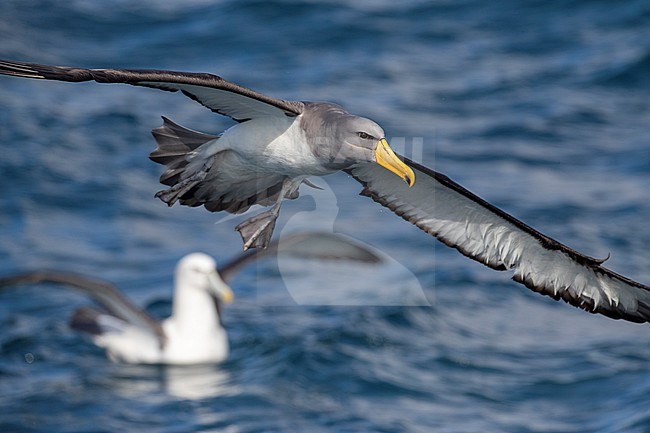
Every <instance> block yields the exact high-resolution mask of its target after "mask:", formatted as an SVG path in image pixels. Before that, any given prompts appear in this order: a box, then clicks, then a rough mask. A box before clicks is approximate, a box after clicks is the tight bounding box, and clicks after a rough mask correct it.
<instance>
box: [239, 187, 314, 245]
mask: <svg viewBox="0 0 650 433" xmlns="http://www.w3.org/2000/svg"><path fill="white" fill-rule="evenodd" d="M300 183H302V179H300V180H298V181H296V179H287V180H285V181H284V182H283V183H282V189H281V190H280V194H279V195H278V201H276V202H275V204H274V205H273V206H272V207H271V209H269V210H267V211H264V212H262V213H260V214H258V215H255V216H253V217H251V218H249V219H247V220H245V221H242V222H241V223H240V224H239V225H238V226H237V227H235V230H237V231H238V232H239V234H241V237H242V240H243V241H244V251H246V250H247V249H249V248H250V247H253V248H266V247H267V246H268V244H269V242H270V240H271V236H272V235H273V230H274V229H275V222H276V221H277V219H278V216H279V215H280V205H281V204H282V200H284V198H285V197H290V196H293V195H294V194H295V193H296V191H297V189H298V187H299V186H300Z"/></svg>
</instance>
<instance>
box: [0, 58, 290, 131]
mask: <svg viewBox="0 0 650 433" xmlns="http://www.w3.org/2000/svg"><path fill="white" fill-rule="evenodd" d="M0 74H4V75H12V76H16V77H24V78H40V79H46V80H58V81H67V82H75V83H78V82H83V81H96V82H98V83H121V84H131V85H133V86H143V87H153V88H156V89H160V90H166V91H170V92H176V91H179V90H180V91H181V92H182V93H183V94H185V95H186V96H188V97H190V98H191V99H193V100H195V101H197V102H199V103H201V104H202V105H205V106H206V107H207V108H209V109H211V110H212V111H214V112H216V113H218V114H222V115H225V116H228V117H231V118H232V119H234V120H236V121H240V122H242V121H246V120H248V119H250V118H252V117H256V116H258V115H264V114H265V115H268V114H270V113H272V112H273V110H277V111H278V112H279V113H283V114H284V115H286V116H297V115H299V114H300V113H301V112H302V110H303V103H302V102H295V101H284V100H282V99H277V98H272V97H270V96H267V95H264V94H262V93H258V92H256V91H254V90H251V89H249V88H247V87H243V86H239V85H237V84H235V83H231V82H230V81H227V80H225V79H223V78H221V77H219V76H217V75H212V74H206V73H192V72H177V71H163V70H154V69H85V68H74V67H67V66H49V65H41V64H37V63H27V62H14V61H11V60H0Z"/></svg>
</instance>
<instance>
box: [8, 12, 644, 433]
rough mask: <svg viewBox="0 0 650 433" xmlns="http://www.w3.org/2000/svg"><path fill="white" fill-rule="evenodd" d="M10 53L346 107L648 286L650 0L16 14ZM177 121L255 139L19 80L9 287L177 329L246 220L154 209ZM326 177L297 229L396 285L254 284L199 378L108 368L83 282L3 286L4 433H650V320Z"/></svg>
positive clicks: (72, 297) (120, 91) (327, 280)
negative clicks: (40, 279) (43, 278)
mask: <svg viewBox="0 0 650 433" xmlns="http://www.w3.org/2000/svg"><path fill="white" fill-rule="evenodd" d="M0 58H8V59H15V60H23V61H34V62H40V63H50V64H62V65H74V66H85V67H96V68H101V67H128V68H157V69H177V70H190V71H197V72H212V73H216V74H219V75H221V76H224V77H225V78H227V79H230V80H232V81H235V82H238V83H239V84H243V85H246V86H248V87H251V88H254V89H256V90H259V91H261V92H264V93H268V94H270V95H273V96H277V97H281V98H284V99H297V100H300V99H303V100H327V101H334V102H338V103H340V104H342V105H344V106H345V107H347V108H348V109H349V110H350V111H352V112H355V113H358V114H362V115H365V116H368V117H370V118H372V119H374V120H376V121H377V122H379V123H380V124H381V125H382V126H383V127H384V129H385V130H386V131H387V134H388V136H389V138H391V139H392V140H393V142H394V143H396V145H397V146H398V147H399V146H401V147H402V150H403V151H404V152H405V153H407V154H409V155H410V156H413V157H416V158H418V159H420V160H421V161H422V162H423V163H424V164H426V165H428V166H431V167H433V168H435V169H437V170H439V171H441V172H443V173H445V174H447V175H449V176H450V177H452V178H453V179H455V180H456V181H458V182H460V183H461V184H462V185H464V186H465V187H467V188H468V189H470V190H472V191H473V192H475V193H477V194H479V195H480V196H482V197H483V198H485V199H487V200H488V201H490V202H492V203H494V204H496V205H497V206H499V207H501V208H503V209H504V210H506V211H508V212H510V213H512V214H513V215H515V216H516V217H518V218H520V219H522V220H523V221H525V222H527V223H528V224H530V225H532V226H533V227H536V228H537V229H539V230H541V231H542V232H544V233H545V234H547V235H549V236H552V237H554V238H556V239H558V240H560V241H562V242H564V243H566V244H568V245H570V246H572V247H573V248H575V249H578V250H579V251H582V252H584V253H586V254H588V255H591V256H595V257H603V258H604V257H607V256H608V254H610V255H611V257H610V259H609V261H608V262H607V266H608V267H610V268H611V269H613V270H615V271H616V272H619V273H622V274H624V275H626V276H629V277H631V278H634V279H636V280H638V281H642V282H645V283H648V282H650V266H649V265H650V254H649V253H648V244H649V243H650V225H649V224H648V222H649V221H650V139H649V137H650V3H649V2H647V1H635V0H632V1H627V2H619V1H607V0H580V1H574V2H560V1H524V2H522V1H515V0H509V1H501V2H481V1H477V0H457V1H445V0H442V1H436V2H425V1H420V0H410V1H409V0H407V1H403V2H394V1H385V0H379V1H369V0H368V1H366V0H361V1H344V0H304V1H296V2H290V1H285V0H271V1H234V0H232V1H228V0H224V1H210V0H188V1H168V0H140V1H138V2H131V1H125V0H103V1H85V0H70V1H65V2H62V1H55V0H29V1H25V0H5V1H3V2H0ZM160 115H165V116H168V117H170V118H172V119H174V120H176V121H177V122H179V123H181V124H183V125H186V126H188V127H191V128H194V129H198V130H202V131H205V132H211V133H218V132H219V131H221V130H223V129H224V128H226V127H228V126H229V125H230V124H231V122H230V121H229V120H228V119H223V118H220V117H219V116H215V115H214V114H212V113H210V112H209V111H208V110H205V109H204V108H203V107H201V106H199V105H198V104H195V103H194V102H192V101H190V100H189V99H186V98H183V97H182V96H180V95H178V94H168V93H165V92H158V91H155V90H151V89H143V88H134V87H129V86H121V85H100V84H94V83H93V84H69V83H55V82H39V81H36V80H23V79H16V78H8V77H0V174H1V178H2V183H1V186H0V209H1V210H0V275H6V274H9V273H12V272H16V271H21V270H27V269H35V268H40V267H48V268H59V269H66V270H71V271H76V272H83V273H87V274H90V275H95V276H98V277H101V278H104V279H108V280H110V281H112V282H114V283H115V284H117V285H118V286H119V287H121V288H123V289H124V291H125V292H126V293H127V294H128V295H129V297H131V298H132V299H134V301H135V302H137V303H138V304H139V305H143V306H144V305H149V306H150V309H151V310H152V311H153V313H154V314H159V315H164V314H166V312H167V311H168V309H169V300H170V297H171V278H172V269H173V266H174V263H175V262H176V261H177V260H178V259H179V258H180V257H181V256H182V255H183V254H185V253H188V252H190V251H197V250H200V251H205V252H207V253H209V254H211V255H213V256H215V257H216V258H217V259H218V260H226V259H227V258H229V257H232V256H234V255H235V254H237V253H238V252H239V251H240V249H241V240H240V238H239V235H238V234H237V233H236V232H234V230H233V227H234V226H235V225H236V223H237V222H238V221H239V219H233V220H223V221H221V220H220V219H221V218H222V216H221V215H215V214H210V213H208V212H206V211H205V210H203V209H190V208H183V207H172V208H167V207H166V206H165V205H164V204H163V203H161V202H159V201H158V200H156V199H155V198H154V197H153V194H154V193H155V192H156V191H158V190H159V189H160V188H161V186H160V185H159V184H158V176H159V175H160V172H161V168H160V166H158V165H156V164H154V163H152V162H151V161H149V160H148V158H147V155H148V153H149V152H150V151H151V150H152V149H153V146H154V143H153V139H152V138H151V136H150V132H149V131H150V130H151V129H152V128H154V127H157V126H159V125H160V122H161V120H160V117H159V116H160ZM320 182H322V183H321V185H323V186H325V190H324V191H322V192H319V191H316V190H309V189H307V190H306V191H304V194H305V198H304V200H297V201H295V202H291V203H285V205H284V207H283V213H282V220H281V221H280V223H279V226H278V229H277V231H278V233H280V234H281V233H282V232H283V231H287V232H288V231H289V230H291V229H292V228H291V226H292V225H293V227H294V228H305V227H307V226H308V225H310V224H312V225H316V226H318V227H319V228H324V229H329V230H334V231H337V232H341V233H346V234H348V235H351V236H353V237H355V238H357V239H359V240H360V241H362V242H365V243H367V244H370V245H372V246H374V247H376V248H378V249H379V250H381V251H383V252H384V253H386V254H387V255H389V256H390V258H391V259H392V260H394V261H395V262H396V263H397V264H398V265H399V266H397V265H396V266H397V268H395V271H394V272H392V273H390V274H384V275H383V276H382V278H381V279H378V278H376V276H375V274H376V270H373V269H369V268H367V267H363V266H359V267H353V269H352V270H351V271H350V269H348V273H349V274H350V275H351V276H350V278H348V279H351V282H347V281H346V278H335V274H336V273H337V272H336V269H337V267H336V266H334V268H332V267H331V266H332V265H324V264H317V263H313V262H310V263H305V264H302V265H300V264H298V265H296V264H295V263H293V265H291V264H290V265H283V264H282V263H281V262H280V260H278V261H273V260H270V261H267V262H264V263H260V264H259V265H258V266H255V267H252V268H249V269H247V270H245V271H244V272H243V273H242V274H241V275H240V276H239V277H238V278H237V279H236V280H234V282H233V286H234V290H235V292H236V296H237V298H236V300H235V302H234V303H233V304H232V305H229V306H228V307H227V308H226V310H225V311H224V318H223V319H224V322H225V324H226V326H227V329H228V332H229V339H230V345H231V349H232V352H231V356H230V358H229V360H228V361H227V362H226V363H224V364H222V365H217V366H199V367H189V368H163V367H146V366H125V365H119V364H111V363H110V362H109V361H108V360H107V359H106V358H105V357H104V354H103V353H102V351H101V350H100V349H98V348H96V347H94V346H93V345H92V344H90V343H89V342H88V341H87V340H85V339H84V338H83V337H82V336H80V335H78V334H76V333H74V332H73V331H72V330H70V329H68V327H67V318H68V316H69V315H70V313H71V312H72V311H73V310H74V308H76V307H78V306H81V305H85V304H86V303H87V302H88V301H87V300H86V299H85V298H84V297H82V296H80V295H79V294H77V293H74V292H71V291H67V290H63V289H58V288H55V287H53V286H34V287H22V288H16V289H12V290H6V291H3V292H2V293H0V329H1V331H0V431H3V432H4V431H7V432H109V431H111V432H113V431H120V432H141V431H147V432H213V431H224V432H242V433H243V432H432V431H441V432H487V431H490V432H492V431H494V432H596V431H597V432H650V329H649V328H648V326H647V325H636V324H630V323H624V322H620V321H614V320H611V319H608V318H605V317H600V316H595V315H590V314H588V313H585V312H583V311H581V310H578V309H575V308H573V307H570V306H568V305H566V304H564V303H561V302H555V301H553V300H551V299H548V298H545V297H542V296H540V295H538V294H535V293H532V292H529V291H528V290H527V289H525V288H524V287H523V286H521V285H518V284H516V283H514V282H512V281H511V280H510V279H509V277H510V275H508V274H507V273H499V272H495V271H492V270H490V269H487V268H485V267H483V266H482V265H480V264H478V263H475V262H473V261H471V260H469V259H467V258H465V257H462V256H460V255H459V254H458V253H457V252H456V251H454V250H452V249H449V248H447V247H445V246H443V245H441V244H439V243H438V242H436V241H435V240H434V239H432V238H430V237H428V236H426V235H425V234H424V233H422V232H420V231H419V230H417V229H416V228H414V227H412V226H410V225H409V224H406V223H405V222H404V221H402V220H401V219H399V218H397V217H395V216H394V215H392V214H390V212H388V211H386V210H384V209H382V208H381V207H379V206H377V205H376V204H374V203H372V202H371V201H370V200H368V199H366V198H362V197H358V196H357V193H358V192H359V190H360V187H359V185H358V184H356V182H354V181H353V180H351V179H349V178H347V177H346V176H344V175H342V174H341V175H334V176H329V177H328V178H326V179H324V180H323V181H320ZM319 194H321V195H319ZM217 221H220V222H219V223H217V224H215V222H217ZM299 266H301V267H302V268H304V270H303V271H302V272H300V271H299V269H300V268H299ZM327 266H330V267H329V268H327ZM400 266H401V267H400ZM323 269H329V270H327V271H324V270H323ZM332 269H334V270H332ZM355 278H356V279H355ZM414 281H415V283H414ZM360 286H364V287H365V289H366V292H365V295H364V294H362V295H361V296H360V297H357V298H355V297H352V295H351V294H350V292H351V291H354V290H356V289H357V288H358V287H360ZM368 289H370V290H368ZM305 290H307V293H305ZM297 294H300V296H306V298H300V296H297ZM400 294H402V295H404V296H402V295H400ZM400 296H401V297H400ZM302 299H304V300H305V301H304V302H303V301H302ZM423 299H424V301H422V300H423ZM310 300H312V301H313V302H311V304H312V305H308V304H310ZM314 300H316V301H314ZM387 300H388V301H387ZM414 300H415V301H414ZM355 303H356V304H360V305H356V306H354V305H336V304H355ZM313 304H316V305H313ZM371 304H374V305H371ZM377 304H379V305H377ZM413 304H415V306H413ZM422 304H427V305H422Z"/></svg>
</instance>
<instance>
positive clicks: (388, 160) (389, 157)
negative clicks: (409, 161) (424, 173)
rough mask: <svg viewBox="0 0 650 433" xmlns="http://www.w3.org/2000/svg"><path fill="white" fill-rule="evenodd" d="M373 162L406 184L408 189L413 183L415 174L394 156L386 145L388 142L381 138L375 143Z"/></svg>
mask: <svg viewBox="0 0 650 433" xmlns="http://www.w3.org/2000/svg"><path fill="white" fill-rule="evenodd" d="M375 160H376V161H377V164H379V165H381V166H382V167H384V168H385V169H386V170H390V171H392V172H393V173H395V174H396V175H398V176H399V177H401V178H402V179H404V182H406V183H407V184H408V186H409V188H410V187H412V186H413V184H414V183H415V173H413V170H411V167H409V166H408V165H406V164H404V163H403V162H402V161H400V159H399V158H398V157H397V155H395V152H393V149H391V148H390V146H389V145H388V141H386V139H385V138H382V139H381V140H379V142H377V148H376V149H375Z"/></svg>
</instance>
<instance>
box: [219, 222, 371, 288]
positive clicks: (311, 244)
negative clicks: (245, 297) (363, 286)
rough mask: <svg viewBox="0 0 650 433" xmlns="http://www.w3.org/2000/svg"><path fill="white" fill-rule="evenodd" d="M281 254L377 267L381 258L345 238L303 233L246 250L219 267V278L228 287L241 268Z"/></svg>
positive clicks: (330, 234)
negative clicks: (373, 264) (262, 247)
mask: <svg viewBox="0 0 650 433" xmlns="http://www.w3.org/2000/svg"><path fill="white" fill-rule="evenodd" d="M277 252H282V253H286V254H290V255H292V256H294V257H299V258H303V259H320V260H349V261H357V262H365V263H378V262H380V261H381V258H380V257H379V256H378V255H377V254H375V253H374V252H372V251H371V250H370V249H368V248H367V247H365V246H363V245H361V244H360V243H358V242H355V241H354V240H352V239H350V238H348V237H347V236H343V235H339V234H334V233H327V232H304V233H293V234H289V235H286V236H282V237H281V238H280V239H279V240H276V241H274V242H271V243H270V244H269V246H268V247H267V248H264V249H255V250H248V251H246V252H244V253H241V254H239V255H238V256H236V257H235V258H234V259H232V260H231V261H229V262H228V263H226V264H225V265H223V266H220V267H219V274H220V275H221V278H222V279H223V280H224V281H225V282H226V283H227V282H228V281H230V280H231V279H232V278H233V277H234V275H235V274H236V273H237V272H238V271H240V270H241V269H242V268H243V267H244V266H246V265H248V264H250V263H252V262H254V261H256V260H259V259H261V258H264V257H267V256H269V255H273V254H276V253H277Z"/></svg>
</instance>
